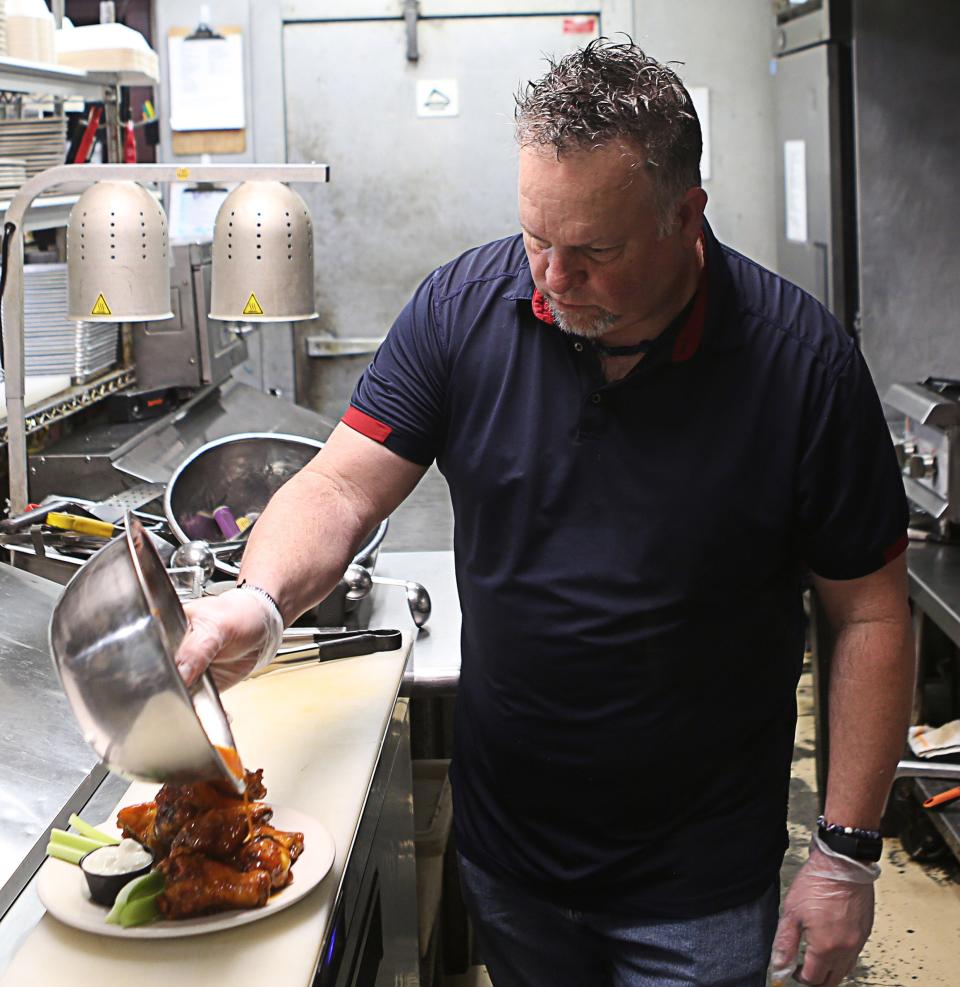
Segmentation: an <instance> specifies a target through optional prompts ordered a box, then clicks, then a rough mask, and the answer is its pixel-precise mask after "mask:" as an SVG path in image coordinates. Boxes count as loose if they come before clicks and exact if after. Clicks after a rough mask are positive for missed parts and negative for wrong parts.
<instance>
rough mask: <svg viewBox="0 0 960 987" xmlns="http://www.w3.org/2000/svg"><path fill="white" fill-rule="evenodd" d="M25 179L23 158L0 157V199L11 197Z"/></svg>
mask: <svg viewBox="0 0 960 987" xmlns="http://www.w3.org/2000/svg"><path fill="white" fill-rule="evenodd" d="M26 180H27V162H26V161H24V160H23V158H0V199H12V198H13V197H14V196H15V195H16V194H17V192H19V191H20V186H21V185H22V184H23V183H24V182H25V181H26Z"/></svg>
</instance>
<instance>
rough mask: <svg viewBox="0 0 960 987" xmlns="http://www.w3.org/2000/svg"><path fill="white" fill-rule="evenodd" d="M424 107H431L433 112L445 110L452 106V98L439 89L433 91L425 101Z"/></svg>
mask: <svg viewBox="0 0 960 987" xmlns="http://www.w3.org/2000/svg"><path fill="white" fill-rule="evenodd" d="M423 105H424V106H429V107H430V108H431V109H433V110H439V109H443V108H444V107H446V106H449V105H450V97H449V96H448V95H447V94H446V93H442V92H440V90H439V89H431V90H430V95H429V96H427V98H426V99H425V100H424V101H423Z"/></svg>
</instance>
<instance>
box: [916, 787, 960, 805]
mask: <svg viewBox="0 0 960 987" xmlns="http://www.w3.org/2000/svg"><path fill="white" fill-rule="evenodd" d="M957 799H960V786H958V787H956V788H948V789H947V790H946V791H945V792H941V793H940V794H939V795H934V796H932V797H931V798H928V799H927V800H926V801H925V802H924V803H923V807H924V808H925V809H942V808H944V807H945V806H947V805H950V804H951V803H952V802H956V800H957Z"/></svg>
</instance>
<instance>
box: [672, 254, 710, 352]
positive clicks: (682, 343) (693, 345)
mask: <svg viewBox="0 0 960 987" xmlns="http://www.w3.org/2000/svg"><path fill="white" fill-rule="evenodd" d="M706 321H707V254H706V251H704V254H703V270H702V271H701V272H700V280H699V281H698V282H697V293H696V295H694V297H693V307H692V308H691V309H690V314H689V315H688V316H687V321H686V322H684V324H683V326H682V327H681V328H680V332H679V333H677V338H676V339H675V340H674V343H673V353H672V354H671V355H670V359H671V361H672V362H673V363H683V362H684V361H685V360H689V359H690V357H692V356H693V355H694V354H695V353H696V352H697V350H698V349H700V342H701V340H702V339H703V327H704V325H705V324H706Z"/></svg>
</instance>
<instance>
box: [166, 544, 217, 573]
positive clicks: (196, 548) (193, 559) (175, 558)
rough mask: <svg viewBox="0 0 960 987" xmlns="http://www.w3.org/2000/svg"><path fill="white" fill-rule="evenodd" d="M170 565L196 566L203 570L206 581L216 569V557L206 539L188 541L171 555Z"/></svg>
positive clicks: (174, 566) (178, 566)
mask: <svg viewBox="0 0 960 987" xmlns="http://www.w3.org/2000/svg"><path fill="white" fill-rule="evenodd" d="M170 566H171V567H172V568H177V569H180V568H183V569H186V568H189V567H191V566H195V567H196V568H198V569H200V570H201V571H202V572H203V578H204V581H206V580H208V579H209V578H210V577H211V576H212V575H213V573H214V571H215V568H216V559H215V558H214V555H213V552H211V551H210V546H209V545H208V544H207V543H206V542H205V541H188V542H185V543H184V544H183V545H181V546H180V547H179V548H176V549H174V551H173V555H171V556H170Z"/></svg>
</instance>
